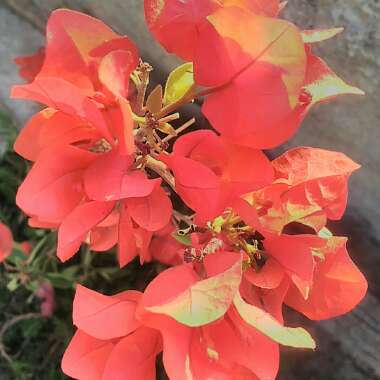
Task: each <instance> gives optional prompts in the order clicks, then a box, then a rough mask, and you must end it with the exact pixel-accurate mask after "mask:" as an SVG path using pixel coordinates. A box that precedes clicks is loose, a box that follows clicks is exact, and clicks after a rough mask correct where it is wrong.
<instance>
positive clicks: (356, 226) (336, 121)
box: [0, 0, 380, 380]
mask: <svg viewBox="0 0 380 380" xmlns="http://www.w3.org/2000/svg"><path fill="white" fill-rule="evenodd" d="M142 5H143V0H107V1H106V0H0V59H1V64H0V105H1V106H4V107H7V108H9V109H10V110H11V112H12V114H13V115H14V117H15V119H16V120H17V121H18V122H19V123H20V124H21V123H23V122H24V121H25V120H26V119H27V117H28V116H29V115H30V114H31V112H33V108H34V107H33V106H31V105H30V104H27V103H23V102H20V101H17V102H15V101H10V100H9V99H8V94H9V88H10V86H11V85H12V84H14V83H17V82H19V81H20V80H19V78H18V76H17V72H16V69H15V66H14V65H13V64H12V60H13V58H14V57H16V56H18V55H22V54H28V53H31V52H33V51H34V50H35V49H36V48H37V47H39V46H41V45H43V41H44V38H43V28H44V24H45V22H46V19H47V17H48V15H49V13H50V11H51V10H52V9H54V8H57V7H67V8H72V9H79V10H83V11H85V12H87V13H89V14H92V15H95V16H97V17H99V18H101V19H103V20H104V21H105V22H107V23H108V24H109V25H111V26H112V27H113V28H114V29H115V30H116V31H118V32H120V33H125V34H128V35H129V36H130V37H132V38H133V39H134V40H135V42H136V43H137V44H138V45H139V46H140V50H141V54H142V56H143V57H144V59H146V60H148V61H149V62H151V63H152V64H153V65H154V66H155V68H156V73H155V75H156V78H157V79H159V78H164V76H165V74H166V73H167V72H168V71H169V70H170V69H171V68H173V67H174V66H175V65H176V64H178V61H177V60H176V58H175V57H173V56H169V55H167V54H166V53H165V52H164V51H163V50H162V48H161V47H159V46H158V45H157V44H156V43H155V42H154V41H153V39H152V38H151V36H150V35H149V33H148V31H147V30H146V27H145V24H144V20H143V11H142V8H143V6H142ZM284 16H285V18H287V19H290V20H292V21H294V22H296V23H297V24H298V25H300V26H301V27H304V28H313V27H332V26H344V27H345V28H346V30H345V33H343V34H341V35H339V36H338V37H336V38H335V39H333V40H330V41H327V42H325V43H322V44H321V45H319V46H318V48H317V51H318V53H320V55H321V56H322V57H323V58H325V59H326V60H327V62H328V63H329V64H330V66H331V67H332V68H333V69H335V70H336V71H337V72H338V73H339V74H340V75H341V76H342V77H343V78H344V79H346V80H347V81H348V82H350V83H351V84H353V85H356V86H358V87H360V88H361V89H363V90H364V91H365V92H366V93H367V96H366V97H364V98H360V97H352V98H340V99H338V100H336V101H334V102H332V103H329V104H326V105H322V106H319V107H318V109H315V110H314V111H313V112H312V113H311V115H310V116H309V117H308V118H307V119H306V121H305V122H304V124H303V127H302V128H301V130H300V131H299V132H298V134H297V136H296V137H295V138H294V139H293V140H292V141H291V142H289V143H288V144H286V148H287V147H290V146H298V145H309V146H315V147H322V148H326V149H332V150H338V151H342V152H345V153H346V154H347V155H349V156H350V157H351V158H353V159H354V160H356V161H357V162H359V163H361V164H362V166H363V168H362V169H361V171H360V172H359V173H356V174H355V175H354V176H353V179H352V181H351V186H350V206H349V209H348V212H347V214H346V216H345V218H344V220H343V222H342V223H340V224H339V225H338V226H333V229H335V230H336V231H337V232H340V233H344V234H349V235H350V236H351V238H352V239H351V253H352V255H353V257H354V260H355V261H356V262H358V263H359V265H360V266H361V268H362V269H363V270H364V272H365V273H366V274H367V276H368V278H369V281H370V293H369V295H368V296H367V298H366V300H365V301H364V302H363V304H362V305H361V306H360V308H358V309H357V310H356V311H355V312H354V313H352V314H350V315H348V316H345V317H343V318H340V319H337V320H334V321H330V322H324V323H321V324H318V325H316V324H313V323H311V324H310V328H311V329H312V330H314V333H315V334H316V336H317V339H318V341H319V350H318V351H317V353H313V354H307V353H301V354H299V353H293V352H285V353H284V359H283V369H282V372H281V374H280V377H279V378H280V380H281V379H283V380H296V379H318V380H320V379H328V380H338V379H339V380H362V379H363V380H364V379H366V380H371V379H380V364H379V363H378V361H379V359H380V351H379V347H380V328H379V326H380V303H379V299H380V275H379V271H380V249H379V247H380V243H379V241H380V238H379V236H380V146H379V145H380V100H379V99H380V22H379V20H380V2H379V1H378V0H290V1H289V4H288V6H287V8H286V11H285V12H284ZM284 148H285V147H284ZM294 318H296V317H294ZM295 322H298V321H295Z"/></svg>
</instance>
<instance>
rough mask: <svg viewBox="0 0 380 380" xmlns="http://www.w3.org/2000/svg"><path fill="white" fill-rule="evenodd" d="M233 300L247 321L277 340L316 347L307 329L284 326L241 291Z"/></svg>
mask: <svg viewBox="0 0 380 380" xmlns="http://www.w3.org/2000/svg"><path fill="white" fill-rule="evenodd" d="M233 302H234V305H235V307H236V309H237V311H238V313H239V314H240V316H241V317H242V319H243V320H244V321H245V322H246V323H248V324H249V325H250V326H252V327H254V328H255V329H256V330H258V331H260V332H261V333H262V334H264V335H266V336H267V337H269V338H271V339H272V340H274V341H275V342H277V343H279V344H282V345H284V346H289V347H296V348H311V349H315V342H314V340H313V338H312V337H311V335H310V334H309V333H308V332H307V331H306V330H305V329H303V328H301V327H297V328H292V327H285V326H283V325H282V324H281V323H280V322H278V321H277V319H275V318H274V317H272V316H271V315H270V314H269V313H267V312H265V311H264V310H262V309H260V308H258V307H256V306H253V305H250V304H248V303H246V302H245V301H244V300H243V299H242V297H241V295H240V294H239V293H236V295H235V298H234V301H233Z"/></svg>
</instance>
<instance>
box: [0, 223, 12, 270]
mask: <svg viewBox="0 0 380 380" xmlns="http://www.w3.org/2000/svg"><path fill="white" fill-rule="evenodd" d="M12 247H13V236H12V232H11V230H10V229H9V228H8V227H7V226H6V225H5V224H3V223H0V263H1V262H3V261H4V260H5V259H6V258H7V257H8V256H9V255H10V254H11V252H12Z"/></svg>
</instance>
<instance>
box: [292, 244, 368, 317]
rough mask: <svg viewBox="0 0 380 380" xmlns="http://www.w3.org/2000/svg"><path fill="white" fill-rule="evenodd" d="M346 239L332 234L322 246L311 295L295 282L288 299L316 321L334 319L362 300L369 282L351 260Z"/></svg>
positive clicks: (296, 307)
mask: <svg viewBox="0 0 380 380" xmlns="http://www.w3.org/2000/svg"><path fill="white" fill-rule="evenodd" d="M346 242H347V239H346V238H342V237H331V238H329V239H328V240H327V241H326V244H325V246H324V247H321V249H320V250H319V254H321V255H322V256H321V258H320V259H317V260H316V265H315V269H314V276H313V286H312V287H311V290H310V293H309V294H308V298H307V299H305V298H304V297H302V296H301V294H300V293H299V291H297V289H296V288H295V286H294V285H292V286H291V287H290V289H289V291H288V293H287V295H286V298H285V302H286V303H287V304H288V305H289V306H291V307H292V308H294V309H295V310H297V311H299V312H301V313H303V314H305V315H306V316H307V317H308V318H310V319H314V320H321V319H329V318H334V317H337V316H339V315H342V314H345V313H348V312H349V311H351V310H352V309H353V308H354V307H355V306H357V304H358V303H359V302H360V301H361V300H362V299H363V297H364V296H365V294H366V292H367V287H368V285H367V281H366V279H365V278H364V276H363V274H362V273H361V272H360V271H359V269H358V268H357V267H356V266H355V264H354V263H353V262H352V260H351V259H350V257H349V255H348V253H347V250H346Z"/></svg>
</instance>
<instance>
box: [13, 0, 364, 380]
mask: <svg viewBox="0 0 380 380" xmlns="http://www.w3.org/2000/svg"><path fill="white" fill-rule="evenodd" d="M284 6H285V3H280V2H279V1H277V0H273V1H272V0H270V1H268V0H266V1H262V0H224V1H220V0H206V1H200V0H186V1H183V0H163V1H157V0H145V13H146V19H147V24H148V27H149V29H150V31H151V32H152V34H153V35H154V37H155V38H156V39H157V40H158V41H159V42H160V43H161V44H162V46H163V47H164V48H165V49H166V50H167V51H168V52H169V53H174V54H176V55H177V56H178V57H179V58H182V59H183V60H185V61H187V62H185V63H184V64H183V65H181V66H179V67H178V68H176V69H175V70H174V71H173V72H172V73H171V74H170V75H169V77H168V80H167V82H166V86H165V88H164V89H163V88H162V87H161V86H160V85H158V86H156V87H155V88H153V89H152V90H150V88H149V86H148V84H149V75H150V72H151V71H152V67H151V66H150V65H149V64H148V63H145V62H143V61H142V60H141V58H140V57H139V53H138V50H137V47H136V46H135V45H134V43H133V42H132V41H131V40H130V39H129V38H128V37H125V36H120V35H118V34H116V33H115V32H113V31H112V30H111V29H110V28H109V27H107V26H106V25H105V24H104V23H103V22H101V21H99V20H97V19H94V18H92V17H89V16H87V15H84V14H81V13H78V12H74V11H69V10H56V11H54V12H53V13H52V15H51V16H50V19H49V21H48V25H47V34H46V36H47V44H46V47H45V48H43V49H40V50H39V51H38V52H37V54H36V55H34V56H27V57H22V58H19V59H18V60H17V63H18V64H19V65H20V66H21V68H20V74H21V75H22V76H23V77H24V78H25V79H26V80H27V81H28V83H27V84H24V85H19V86H15V87H14V88H13V90H12V96H13V97H14V98H22V99H31V100H34V101H37V102H39V103H41V104H43V105H45V106H46V107H47V108H44V109H43V110H42V111H40V112H39V113H37V114H36V115H35V116H33V117H32V118H31V120H30V121H29V122H28V124H27V125H26V127H25V128H24V129H23V130H22V131H21V133H20V135H19V137H18V139H17V141H16V143H15V150H16V152H17V153H19V154H20V155H21V156H23V157H24V158H25V159H27V160H29V161H31V162H32V167H31V170H30V172H29V174H28V175H27V177H26V179H25V181H24V182H23V183H22V184H21V186H20V188H19V191H18V194H17V204H18V205H19V207H20V208H21V209H22V210H23V211H24V212H25V213H26V214H27V215H28V216H29V217H30V219H29V223H30V225H31V226H33V227H37V228H48V229H57V231H58V246H57V255H58V257H59V259H60V260H61V261H66V260H69V259H70V258H71V257H72V256H74V255H75V254H76V252H77V251H78V250H79V249H80V247H81V245H82V244H87V245H88V246H89V248H90V250H92V251H108V250H110V249H111V248H113V247H117V257H118V261H119V265H120V266H121V267H124V266H125V265H127V264H128V263H130V262H131V261H132V260H133V259H134V258H135V257H136V256H139V260H140V263H141V264H143V263H145V262H149V261H152V260H157V261H160V262H161V263H162V264H164V266H166V268H167V269H164V270H163V271H161V272H160V273H159V274H158V275H157V276H156V278H154V279H153V281H151V282H150V283H149V284H148V285H147V287H146V289H145V291H144V292H143V293H141V292H137V291H134V290H128V291H126V292H122V293H119V294H116V295H112V296H107V295H103V294H100V293H97V292H95V291H92V290H90V289H88V288H86V287H84V286H82V285H78V286H77V291H76V296H75V300H74V310H73V321H74V324H75V326H76V327H77V329H78V330H77V332H76V333H75V335H74V337H73V339H72V341H71V343H70V345H69V346H68V348H67V350H66V353H65V355H64V358H63V361H62V369H63V371H64V372H65V373H66V374H68V375H69V376H71V377H73V378H76V379H91V380H97V379H99V380H100V379H101V380H111V379H112V380H115V379H120V380H121V379H128V380H130V379H136V380H137V379H141V380H146V379H155V377H156V367H155V363H156V358H157V356H158V355H159V354H160V353H162V358H163V364H164V367H165V370H166V372H167V374H168V376H169V378H170V379H173V380H182V379H194V380H201V379H211V378H212V379H221V380H224V379H226V380H227V379H235V380H242V379H252V380H258V379H259V380H271V379H275V378H276V375H277V372H278V367H279V345H285V346H289V347H294V348H304V349H314V348H315V347H316V343H315V342H314V340H313V338H312V337H311V336H310V334H309V333H308V332H307V331H306V330H304V329H303V328H301V327H297V328H294V327H286V324H285V323H284V316H283V313H282V306H283V305H284V304H286V305H288V306H290V307H291V308H293V309H294V310H297V311H298V312H300V313H302V314H304V315H305V316H306V317H308V318H310V319H313V320H321V319H328V318H332V317H336V316H339V315H342V314H344V313H347V312H349V311H351V310H352V309H353V308H354V307H355V306H356V305H357V304H358V303H359V302H360V301H361V299H362V298H363V297H364V295H365V293H366V290H367V282H366V280H365V278H364V276H363V275H362V274H361V272H360V271H359V269H358V268H357V267H356V266H355V264H354V263H353V262H352V261H351V259H350V257H349V255H348V252H347V249H346V243H347V239H346V238H345V237H336V236H333V235H332V233H331V232H330V230H329V229H328V225H327V223H328V222H329V220H339V219H340V218H341V217H342V215H343V213H344V211H345V208H346V205H347V193H348V180H349V177H350V175H351V174H352V173H353V172H354V171H356V170H357V169H359V165H358V164H356V163H355V162H353V161H352V160H351V159H349V158H348V157H347V156H345V155H344V154H343V153H338V152H333V151H327V150H323V149H316V148H311V147H301V148H295V149H292V150H290V151H288V152H285V153H284V154H282V155H281V156H279V157H277V158H276V159H274V160H272V161H271V160H270V159H269V158H268V157H267V156H266V154H265V153H264V152H263V149H266V148H272V147H275V146H278V145H280V144H282V143H284V142H285V141H287V140H288V139H289V138H290V137H291V136H292V135H293V134H294V133H295V132H296V131H297V129H298V128H299V126H300V123H301V122H302V120H303V119H304V118H305V116H306V114H307V112H308V111H309V110H310V108H311V107H312V106H313V105H315V104H318V103H320V102H324V101H327V100H330V99H333V98H335V97H337V96H339V95H345V94H357V95H362V94H363V92H362V91H361V90H359V89H358V88H356V87H353V86H351V85H349V84H347V83H346V82H344V81H343V80H342V79H340V78H339V77H338V76H337V75H336V74H335V73H334V72H333V71H332V70H331V69H330V68H329V67H328V65H327V64H326V63H325V62H324V61H323V60H322V59H321V58H319V57H317V56H316V55H315V54H314V53H313V45H314V44H315V43H318V42H321V41H324V40H326V39H329V38H332V37H334V36H335V35H336V34H338V33H340V32H341V31H342V29H341V28H333V29H320V30H301V29H299V28H298V27H297V26H295V25H294V24H292V23H290V22H288V21H285V20H283V19H280V18H279V14H280V12H281V10H282V8H283V7H284ZM199 98H203V99H204V102H203V105H202V112H203V113H204V115H205V116H206V117H207V119H208V120H209V122H210V124H211V127H212V129H208V130H196V131H193V132H190V133H186V132H187V131H186V129H187V128H188V127H189V126H190V125H192V124H193V122H194V120H189V121H188V122H185V123H184V124H182V125H181V126H179V127H178V125H177V124H174V123H173V122H174V121H175V120H177V119H179V118H180V115H179V113H178V112H177V110H178V108H179V107H181V106H183V105H185V104H187V103H190V102H192V101H193V100H195V99H199ZM175 125H176V127H175ZM178 135H179V137H178ZM174 139H176V141H175V142H174V144H171V143H172V140H174ZM105 326H107V327H105Z"/></svg>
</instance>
